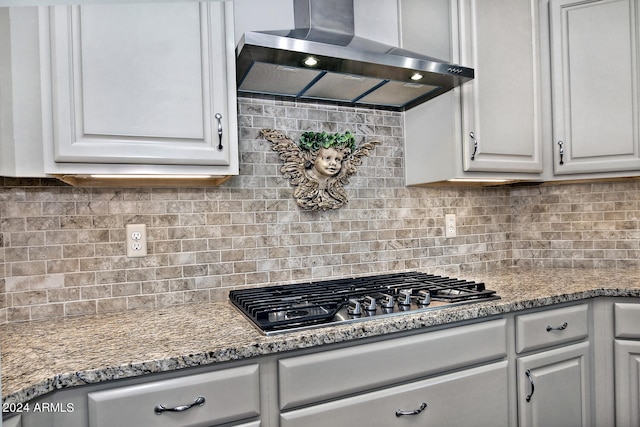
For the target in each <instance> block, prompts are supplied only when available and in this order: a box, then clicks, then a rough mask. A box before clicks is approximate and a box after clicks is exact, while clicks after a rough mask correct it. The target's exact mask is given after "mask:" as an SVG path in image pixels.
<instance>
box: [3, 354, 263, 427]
mask: <svg viewBox="0 0 640 427" xmlns="http://www.w3.org/2000/svg"><path fill="white" fill-rule="evenodd" d="M198 371H199V373H191V374H186V373H184V372H182V373H181V372H180V371H176V372H172V373H170V374H168V375H161V376H160V377H161V378H162V379H158V376H145V377H143V378H133V379H128V380H123V381H120V382H118V381H112V382H107V383H101V384H96V385H91V386H87V387H74V388H71V389H68V390H63V391H59V392H56V393H52V394H49V395H45V396H43V397H42V398H39V399H35V400H34V401H32V402H30V410H29V412H28V413H23V414H21V415H20V416H21V419H18V420H19V421H20V423H17V424H9V423H8V424H7V425H15V426H16V427H87V426H89V427H114V426H136V427H147V426H153V427H186V426H189V427H198V426H201V427H213V426H224V427H228V426H241V427H260V426H261V425H262V424H261V420H260V418H259V417H260V414H261V412H262V411H261V409H262V408H261V397H260V365H259V364H257V363H254V364H250V365H244V366H236V367H230V368H225V369H217V370H213V371H212V370H209V371H208V372H207V371H206V369H205V372H203V370H202V369H198ZM167 377H168V378H167ZM36 408H41V409H40V410H38V409H36ZM52 408H56V409H52ZM9 420H12V421H13V419H12V418H9V419H8V421H9Z"/></svg>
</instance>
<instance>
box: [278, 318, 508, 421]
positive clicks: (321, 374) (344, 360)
mask: <svg viewBox="0 0 640 427" xmlns="http://www.w3.org/2000/svg"><path fill="white" fill-rule="evenodd" d="M471 349H473V350H471ZM506 354H507V339H506V320H504V319H500V320H492V321H488V322H483V323H478V324H475V325H469V326H459V327H455V328H451V329H446V330H441V331H437V332H430V333H425V334H422V335H414V336H409V337H403V338H396V339H391V340H385V341H381V342H376V343H372V344H365V345H359V346H354V347H348V348H342V349H339V350H332V351H324V352H320V353H314V354H309V355H305V356H298V357H292V358H288V359H282V360H280V361H279V362H278V376H279V393H280V409H287V408H293V407H295V406H298V405H302V404H306V403H312V402H319V401H322V400H326V399H330V398H335V397H339V396H344V395H347V394H350V393H355V392H358V391H363V390H367V389H371V388H374V387H380V386H384V385H388V384H392V383H398V382H401V381H407V380H411V379H414V378H419V377H421V376H427V375H433V374H436V373H438V372H441V371H444V370H448V369H454V368H460V367H463V366H468V365H471V364H475V363H481V362H485V361H490V360H496V359H500V358H503V357H505V356H506ZM345 378H348V381H346V380H345Z"/></svg>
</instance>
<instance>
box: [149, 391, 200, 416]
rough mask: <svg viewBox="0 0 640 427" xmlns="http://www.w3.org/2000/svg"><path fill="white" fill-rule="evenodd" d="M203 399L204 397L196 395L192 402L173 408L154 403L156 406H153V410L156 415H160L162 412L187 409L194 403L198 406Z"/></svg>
mask: <svg viewBox="0 0 640 427" xmlns="http://www.w3.org/2000/svg"><path fill="white" fill-rule="evenodd" d="M204 400H205V399H204V397H203V396H198V397H196V400H194V402H193V403H191V404H187V405H180V406H176V407H175V408H167V407H166V406H164V405H156V407H155V408H153V412H155V413H156V414H157V415H160V414H162V413H163V412H184V411H186V410H187V409H191V408H193V407H194V406H196V405H198V406H202V405H204Z"/></svg>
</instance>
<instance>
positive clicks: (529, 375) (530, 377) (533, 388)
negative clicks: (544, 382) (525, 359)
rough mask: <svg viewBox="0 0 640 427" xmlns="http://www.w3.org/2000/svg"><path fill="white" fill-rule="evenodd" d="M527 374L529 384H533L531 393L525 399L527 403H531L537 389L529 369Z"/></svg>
mask: <svg viewBox="0 0 640 427" xmlns="http://www.w3.org/2000/svg"><path fill="white" fill-rule="evenodd" d="M525 374H526V375H527V378H529V382H530V383H531V393H529V394H528V395H527V397H526V398H525V399H526V400H527V402H531V398H532V397H533V392H534V390H535V387H534V386H533V377H532V376H531V370H530V369H527V370H526V372H525Z"/></svg>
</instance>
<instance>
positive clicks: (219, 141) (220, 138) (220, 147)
mask: <svg viewBox="0 0 640 427" xmlns="http://www.w3.org/2000/svg"><path fill="white" fill-rule="evenodd" d="M215 118H216V119H218V150H222V114H220V113H216V115H215Z"/></svg>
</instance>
